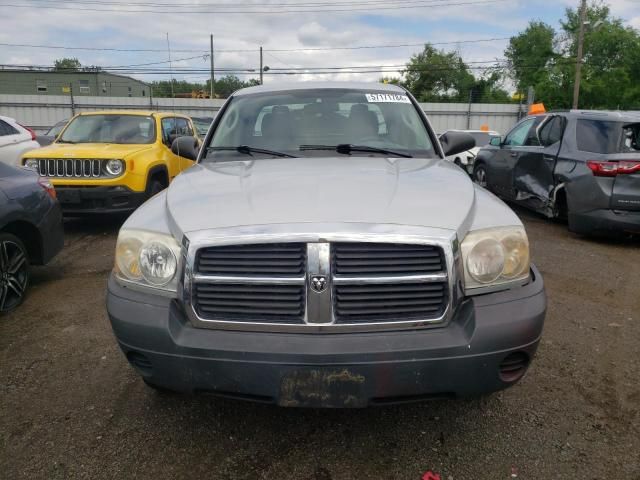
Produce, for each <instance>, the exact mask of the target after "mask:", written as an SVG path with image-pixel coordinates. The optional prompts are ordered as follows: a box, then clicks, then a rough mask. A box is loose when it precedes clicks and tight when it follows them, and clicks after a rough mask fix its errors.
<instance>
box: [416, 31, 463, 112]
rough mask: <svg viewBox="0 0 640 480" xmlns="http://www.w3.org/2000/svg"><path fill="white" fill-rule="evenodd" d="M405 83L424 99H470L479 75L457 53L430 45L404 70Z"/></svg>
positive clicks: (417, 96)
mask: <svg viewBox="0 0 640 480" xmlns="http://www.w3.org/2000/svg"><path fill="white" fill-rule="evenodd" d="M403 74H404V85H405V86H406V87H407V88H408V89H409V90H410V91H411V92H412V93H413V95H414V96H415V97H416V98H417V99H418V100H419V101H421V102H441V101H467V100H468V98H469V90H470V89H471V88H472V87H473V86H474V83H475V78H474V76H473V75H472V74H471V73H470V72H469V69H468V67H467V65H466V64H465V63H464V61H463V60H462V58H461V57H460V55H459V54H458V53H457V52H445V51H444V50H438V49H436V48H434V47H433V46H432V45H430V44H426V45H425V46H424V49H423V50H422V52H420V53H418V54H416V55H412V56H411V59H410V60H409V63H407V68H406V69H405V70H404V71H403Z"/></svg>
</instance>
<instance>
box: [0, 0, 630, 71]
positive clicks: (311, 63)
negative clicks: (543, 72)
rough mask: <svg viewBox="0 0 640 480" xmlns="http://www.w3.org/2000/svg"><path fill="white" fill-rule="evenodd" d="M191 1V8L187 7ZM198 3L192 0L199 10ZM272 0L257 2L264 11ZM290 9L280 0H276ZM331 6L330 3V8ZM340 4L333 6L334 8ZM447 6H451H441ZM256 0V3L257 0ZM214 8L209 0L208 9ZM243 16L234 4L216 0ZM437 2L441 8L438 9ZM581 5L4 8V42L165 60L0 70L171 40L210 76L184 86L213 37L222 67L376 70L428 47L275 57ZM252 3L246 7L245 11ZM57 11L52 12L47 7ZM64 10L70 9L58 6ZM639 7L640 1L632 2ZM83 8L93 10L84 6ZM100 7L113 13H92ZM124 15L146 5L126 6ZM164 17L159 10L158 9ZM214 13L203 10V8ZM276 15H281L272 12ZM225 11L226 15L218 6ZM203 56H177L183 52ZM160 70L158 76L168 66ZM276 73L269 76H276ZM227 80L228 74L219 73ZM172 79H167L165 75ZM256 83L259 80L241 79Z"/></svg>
mask: <svg viewBox="0 0 640 480" xmlns="http://www.w3.org/2000/svg"><path fill="white" fill-rule="evenodd" d="M185 1H186V0H185ZM194 1H195V0H189V3H190V4H191V5H193V2H194ZM265 1H266V0H259V3H260V4H264V3H265ZM269 1H270V3H273V4H277V3H280V4H282V3H283V0H269ZM327 1H330V0H327ZM331 1H333V0H331ZM442 1H444V0H442ZM256 2H258V0H256ZM208 3H211V0H209V1H208ZM216 3H217V4H220V3H226V4H229V5H231V6H234V7H235V8H237V5H240V3H238V2H237V1H235V2H233V1H230V0H216ZM439 3H440V2H439ZM575 3H576V2H575V1H573V0H572V1H571V2H569V1H566V2H565V0H561V1H560V2H557V1H555V2H554V1H551V0H539V1H537V2H526V1H524V0H517V1H514V2H496V3H488V4H484V5H466V6H450V7H442V6H441V7H433V8H421V9H399V10H382V9H376V8H375V5H381V3H378V4H375V5H374V4H371V5H372V6H371V8H370V9H368V10H367V11H364V12H362V11H360V12H351V13H339V14H337V13H332V12H305V13H295V14H277V15H261V14H242V15H225V14H222V13H219V12H218V13H211V14H197V15H192V14H186V13H181V12H183V11H184V10H185V9H188V10H192V11H193V10H196V11H197V10H199V9H200V7H193V6H192V7H188V8H187V7H185V6H184V5H182V6H180V5H181V4H180V1H177V2H176V3H175V7H167V8H171V9H172V10H174V11H175V13H173V14H168V15H160V14H157V15H154V14H146V13H118V12H100V13H98V12H89V11H80V10H77V9H70V10H49V9H46V10H45V9H42V8H37V7H33V8H11V7H0V18H2V28H1V29H0V42H7V43H27V44H42V45H47V44H48V45H67V46H75V47H86V46H90V47H103V48H121V49H127V48H148V49H158V50H160V51H158V52H109V51H94V52H91V51H82V50H51V49H28V48H19V47H0V63H3V64H16V63H20V64H25V63H26V64H36V65H51V64H52V63H53V60H54V59H56V58H60V57H63V56H71V57H77V58H78V59H79V60H80V61H81V62H82V63H83V64H86V65H103V66H105V65H106V66H109V65H132V64H141V63H149V62H162V61H166V60H167V58H168V52H167V51H166V48H167V39H166V33H168V34H169V40H170V44H171V50H172V54H171V56H172V59H173V60H174V62H173V66H174V67H182V68H194V69H203V70H204V71H203V72H194V73H188V74H184V75H176V77H177V78H189V79H193V80H204V79H206V78H207V76H208V74H207V71H206V70H207V69H208V67H209V64H208V59H203V58H196V59H192V60H180V59H181V58H186V57H193V56H196V55H198V53H201V54H202V55H204V54H206V53H208V51H209V34H210V33H213V34H214V42H215V49H216V53H215V63H216V68H217V69H248V68H252V69H254V70H256V71H257V70H258V68H259V53H258V52H259V47H260V46H263V48H264V63H265V64H266V65H269V66H270V67H271V68H272V69H276V68H290V67H306V68H309V67H328V66H356V65H359V66H365V65H367V66H377V65H403V64H404V63H406V62H407V60H408V59H409V57H410V56H411V54H413V53H416V52H418V51H419V50H420V49H421V48H420V47H419V46H415V47H403V48H380V49H358V50H330V51H327V50H315V51H314V50H302V51H287V52H282V51H274V50H280V49H283V48H284V49H304V48H318V47H327V46H337V47H345V46H346V47H349V46H362V45H389V44H403V43H411V44H413V43H415V44H421V43H422V42H425V41H431V42H463V41H466V40H473V39H478V38H489V37H507V36H510V35H513V34H515V33H517V32H518V31H519V30H521V29H523V28H524V27H525V26H526V24H527V22H528V21H529V20H530V19H532V18H542V19H543V20H545V21H547V22H548V23H551V24H556V23H557V20H558V19H559V18H560V17H561V16H562V15H563V13H564V12H563V10H564V6H565V5H571V6H574V4H575ZM245 4H246V3H245ZM48 5H52V4H48ZM59 5H61V6H67V5H69V4H59ZM633 5H634V2H632V1H630V0H616V1H613V2H612V10H613V12H614V14H616V15H620V16H624V18H626V19H630V20H629V21H630V22H632V24H635V25H638V24H639V23H640V18H639V17H637V15H636V16H635V17H634V14H636V10H637V9H636V10H634V9H633ZM635 5H636V7H637V5H638V4H637V3H635ZM85 6H86V5H85ZM94 6H95V7H96V8H104V9H106V8H109V7H108V6H106V4H105V5H104V6H101V5H94ZM127 8H130V9H134V8H138V9H140V8H142V7H133V6H132V7H121V10H123V9H124V10H126V9H127ZM155 8H156V9H158V10H159V9H160V7H155ZM205 8H206V9H212V8H213V7H202V9H203V10H204V9H205ZM273 8H281V9H282V8H284V7H281V6H280V7H277V6H274V7H273ZM218 9H219V8H218ZM505 45H506V42H505V41H497V42H478V43H458V44H455V43H453V44H450V45H440V46H438V48H444V49H447V50H457V51H459V52H460V54H461V55H462V56H463V57H464V58H465V59H467V60H470V61H477V60H488V59H494V58H500V57H502V55H503V50H504V47H505ZM185 49H188V50H196V52H179V50H185ZM164 67H165V65H161V66H160V67H159V68H164ZM273 71H275V70H272V72H273ZM218 74H219V75H220V74H223V72H219V73H218ZM134 76H136V77H138V78H141V79H143V80H150V79H156V78H161V77H159V76H158V75H150V74H136V75H134ZM167 76H168V75H164V77H167ZM248 76H257V74H256V73H252V74H251V75H243V76H242V78H247V77H248ZM381 76H382V74H380V73H367V74H356V73H335V74H323V75H320V74H313V73H308V74H304V75H296V76H283V75H269V74H267V75H265V81H266V82H274V81H281V80H283V79H286V80H291V81H304V80H317V79H327V80H331V79H334V80H365V81H375V80H377V79H378V78H380V77H381Z"/></svg>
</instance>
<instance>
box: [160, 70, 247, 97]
mask: <svg viewBox="0 0 640 480" xmlns="http://www.w3.org/2000/svg"><path fill="white" fill-rule="evenodd" d="M259 83H260V82H259V81H258V80H257V79H254V78H251V79H249V80H248V81H242V80H240V79H239V78H238V77H236V76H234V75H226V76H224V77H220V78H218V79H216V80H215V95H216V97H217V98H227V97H228V96H229V95H231V94H232V93H233V92H235V91H236V90H238V89H240V88H245V87H252V86H254V85H258V84H259ZM172 85H173V94H174V95H178V94H190V93H192V92H200V91H202V92H204V93H206V94H208V93H209V92H210V91H211V87H210V85H211V82H210V80H207V81H206V82H205V83H198V82H188V81H186V80H176V79H175V78H174V79H173V80H157V81H155V82H152V83H151V87H152V89H153V90H152V91H153V96H154V97H171V92H172V88H171V87H172Z"/></svg>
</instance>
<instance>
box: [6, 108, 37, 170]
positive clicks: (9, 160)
mask: <svg viewBox="0 0 640 480" xmlns="http://www.w3.org/2000/svg"><path fill="white" fill-rule="evenodd" d="M35 148H40V144H39V143H38V142H36V133H35V132H34V131H33V130H31V129H30V128H26V127H23V126H22V125H20V124H19V123H18V122H16V121H15V120H14V119H13V118H10V117H3V116H0V162H2V163H6V164H8V165H13V166H16V165H19V160H20V157H21V155H22V154H23V153H25V152H28V151H29V150H33V149H35Z"/></svg>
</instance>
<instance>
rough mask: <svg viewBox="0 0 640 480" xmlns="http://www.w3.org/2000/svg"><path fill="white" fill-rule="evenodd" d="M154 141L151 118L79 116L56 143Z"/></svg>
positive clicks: (138, 116) (112, 115)
mask: <svg viewBox="0 0 640 480" xmlns="http://www.w3.org/2000/svg"><path fill="white" fill-rule="evenodd" d="M154 140H155V123H154V121H153V118H152V117H145V116H142V115H126V114H125V115H115V114H106V115H81V116H79V117H76V118H75V119H73V120H72V121H71V123H70V124H69V126H68V127H67V128H66V129H65V131H64V132H63V133H62V136H61V137H60V138H59V139H58V143H121V144H147V143H153V142H154Z"/></svg>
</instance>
